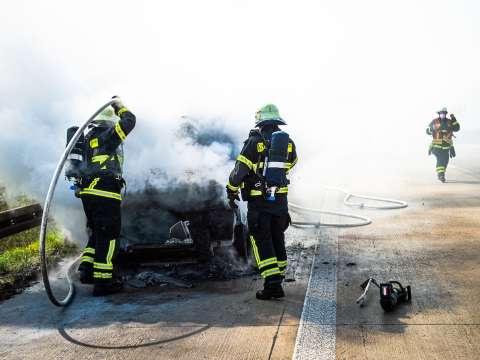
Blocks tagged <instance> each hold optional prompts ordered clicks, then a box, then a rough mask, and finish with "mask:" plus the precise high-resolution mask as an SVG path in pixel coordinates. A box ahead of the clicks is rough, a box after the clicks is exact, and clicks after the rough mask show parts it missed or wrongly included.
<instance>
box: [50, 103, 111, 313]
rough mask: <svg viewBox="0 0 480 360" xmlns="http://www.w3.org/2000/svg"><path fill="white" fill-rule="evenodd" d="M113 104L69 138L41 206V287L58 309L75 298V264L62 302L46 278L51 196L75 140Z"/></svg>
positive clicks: (68, 277)
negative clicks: (73, 278)
mask: <svg viewBox="0 0 480 360" xmlns="http://www.w3.org/2000/svg"><path fill="white" fill-rule="evenodd" d="M112 103H113V100H111V101H109V102H108V103H106V104H105V105H103V106H102V107H101V108H100V109H98V110H97V111H96V112H95V113H94V114H93V115H92V116H91V117H90V118H89V119H88V120H87V121H86V122H85V123H84V124H83V125H82V126H80V128H79V129H78V130H77V132H76V133H75V135H73V137H72V138H71V140H70V142H69V143H68V145H67V147H66V148H65V151H64V152H63V154H62V156H61V158H60V161H59V162H58V164H57V167H56V169H55V172H54V174H53V177H52V180H51V182H50V186H49V188H48V192H47V197H46V198H45V205H44V206H43V216H42V223H41V225H40V263H41V270H42V280H43V285H44V286H45V291H46V293H47V296H48V298H49V300H50V301H51V302H52V304H54V305H56V306H60V307H62V306H63V307H64V306H68V305H69V304H70V303H71V302H72V300H73V297H74V296H75V286H74V285H73V281H72V278H71V276H70V270H71V268H72V266H73V265H74V264H75V263H76V261H77V260H78V259H77V260H75V261H74V262H73V263H72V264H71V265H70V267H69V270H68V271H67V274H66V279H67V283H68V293H67V295H66V296H65V298H63V299H62V300H58V299H57V298H56V297H55V294H54V293H53V290H52V287H51V285H50V280H49V278H48V264H47V254H46V235H47V226H48V215H49V212H50V206H51V204H52V200H53V196H54V194H55V189H56V187H57V183H58V179H59V178H60V174H61V173H62V171H63V167H64V166H65V162H66V160H67V158H68V155H69V154H70V152H71V151H72V149H73V147H74V146H75V144H76V143H77V140H78V139H79V138H80V136H81V135H82V134H83V132H84V130H85V129H86V128H87V126H88V125H89V124H90V123H91V122H92V121H93V120H94V119H95V118H96V117H97V115H98V114H100V113H101V112H102V111H103V110H104V109H105V108H106V107H108V106H110V105H111V104H112Z"/></svg>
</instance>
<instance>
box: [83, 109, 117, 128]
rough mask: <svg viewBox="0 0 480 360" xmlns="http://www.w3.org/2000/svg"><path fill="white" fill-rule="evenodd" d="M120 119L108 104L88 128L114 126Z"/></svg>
mask: <svg viewBox="0 0 480 360" xmlns="http://www.w3.org/2000/svg"><path fill="white" fill-rule="evenodd" d="M118 120H119V118H118V116H117V115H115V110H113V108H112V107H111V106H107V107H106V108H105V109H103V111H102V112H101V113H100V114H98V115H97V116H96V117H95V119H94V120H93V121H92V122H91V123H90V125H89V126H88V128H89V129H91V128H97V127H102V128H103V127H107V128H108V127H113V126H115V122H116V121H118Z"/></svg>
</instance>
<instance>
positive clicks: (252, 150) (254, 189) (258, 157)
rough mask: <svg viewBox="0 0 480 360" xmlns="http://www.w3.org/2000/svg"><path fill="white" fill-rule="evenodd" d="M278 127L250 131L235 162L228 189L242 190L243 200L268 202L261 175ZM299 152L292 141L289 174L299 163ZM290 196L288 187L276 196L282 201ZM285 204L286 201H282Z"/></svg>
mask: <svg viewBox="0 0 480 360" xmlns="http://www.w3.org/2000/svg"><path fill="white" fill-rule="evenodd" d="M279 130H280V129H279V128H278V126H272V125H267V126H264V127H262V128H261V129H260V130H259V129H254V130H251V131H250V135H249V137H248V139H247V140H246V141H245V143H244V146H243V149H242V151H241V152H240V155H238V157H237V160H236V162H235V168H234V169H233V170H232V172H231V174H230V177H229V182H228V184H227V187H228V188H229V189H230V190H232V191H237V190H239V189H241V191H242V199H243V200H244V201H248V202H249V205H250V203H251V202H260V203H262V202H264V201H265V202H266V200H265V199H264V192H263V191H262V186H263V185H262V181H261V180H262V179H261V174H262V172H263V167H264V162H265V157H266V155H267V154H266V152H267V144H266V142H268V141H270V139H271V137H272V133H273V132H275V131H279ZM297 160H298V158H297V151H296V147H295V143H294V142H293V140H292V139H290V140H289V144H288V162H287V169H286V170H287V174H288V172H289V171H290V170H291V169H292V168H293V167H294V166H295V164H296V163H297ZM287 194H288V185H286V186H284V187H281V188H280V189H278V191H277V193H276V195H277V197H278V198H280V199H282V198H283V199H284V200H286V197H287ZM281 202H282V203H284V202H285V201H281Z"/></svg>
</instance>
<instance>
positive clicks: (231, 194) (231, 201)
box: [227, 187, 240, 209]
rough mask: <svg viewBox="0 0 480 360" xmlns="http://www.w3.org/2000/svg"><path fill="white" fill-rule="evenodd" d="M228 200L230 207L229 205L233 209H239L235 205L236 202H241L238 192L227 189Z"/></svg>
mask: <svg viewBox="0 0 480 360" xmlns="http://www.w3.org/2000/svg"><path fill="white" fill-rule="evenodd" d="M227 198H228V205H229V206H230V207H231V208H232V209H236V208H238V205H237V204H235V200H238V201H240V197H239V196H238V190H237V191H233V190H230V189H229V188H228V187H227Z"/></svg>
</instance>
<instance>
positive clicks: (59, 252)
mask: <svg viewBox="0 0 480 360" xmlns="http://www.w3.org/2000/svg"><path fill="white" fill-rule="evenodd" d="M46 244H47V246H46V250H47V256H48V258H49V259H50V260H53V261H55V260H57V261H58V260H59V259H60V258H61V257H63V256H65V255H69V254H71V253H73V252H74V251H75V249H76V246H74V245H71V244H69V243H68V242H66V241H65V239H64V238H63V236H62V235H61V234H60V233H59V232H58V231H50V232H49V233H48V234H47V239H46ZM50 262H52V261H50ZM39 267H40V256H39V241H38V240H36V241H34V242H32V243H31V244H26V245H23V246H18V247H14V248H11V249H8V250H6V251H5V252H3V253H2V254H0V273H22V272H24V271H26V270H36V269H38V268H39Z"/></svg>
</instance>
